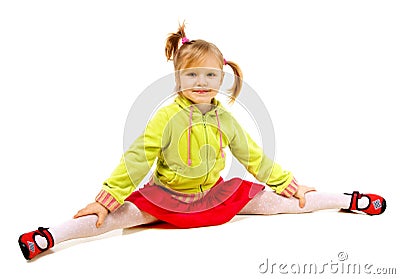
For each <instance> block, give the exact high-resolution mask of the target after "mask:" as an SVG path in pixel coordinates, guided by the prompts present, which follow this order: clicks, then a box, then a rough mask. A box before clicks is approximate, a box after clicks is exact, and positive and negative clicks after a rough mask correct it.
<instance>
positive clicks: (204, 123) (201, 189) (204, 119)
mask: <svg viewBox="0 0 400 279" xmlns="http://www.w3.org/2000/svg"><path fill="white" fill-rule="evenodd" d="M202 119H203V128H204V135H205V138H206V145H207V150H206V178H205V179H204V182H203V183H202V184H200V191H201V192H203V187H202V186H203V185H204V184H205V183H206V181H207V179H208V160H209V158H208V134H207V125H206V123H207V121H206V116H205V115H203V116H202Z"/></svg>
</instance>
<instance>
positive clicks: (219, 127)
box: [215, 110, 225, 158]
mask: <svg viewBox="0 0 400 279" xmlns="http://www.w3.org/2000/svg"><path fill="white" fill-rule="evenodd" d="M215 116H216V117H217V123H218V131H219V150H221V157H222V158H224V157H225V155H224V150H223V149H222V131H221V124H220V122H219V117H218V111H217V110H215Z"/></svg>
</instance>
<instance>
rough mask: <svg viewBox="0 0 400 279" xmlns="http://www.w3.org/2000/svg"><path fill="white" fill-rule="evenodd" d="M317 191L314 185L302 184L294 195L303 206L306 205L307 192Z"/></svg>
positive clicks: (301, 206)
mask: <svg viewBox="0 0 400 279" xmlns="http://www.w3.org/2000/svg"><path fill="white" fill-rule="evenodd" d="M312 191H316V190H315V188H314V187H308V186H303V185H300V186H299V188H298V189H297V192H296V193H295V194H294V195H293V196H294V197H295V198H297V199H299V206H300V208H303V207H304V206H305V205H306V197H305V194H306V193H308V192H312Z"/></svg>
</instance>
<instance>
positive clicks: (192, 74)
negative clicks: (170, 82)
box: [186, 73, 196, 77]
mask: <svg viewBox="0 0 400 279" xmlns="http://www.w3.org/2000/svg"><path fill="white" fill-rule="evenodd" d="M186 75H187V76H188V77H195V76H196V73H187V74H186Z"/></svg>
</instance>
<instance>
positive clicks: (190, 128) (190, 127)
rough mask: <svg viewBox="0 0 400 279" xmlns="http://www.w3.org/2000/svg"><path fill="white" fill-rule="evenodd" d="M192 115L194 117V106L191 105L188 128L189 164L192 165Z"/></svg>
mask: <svg viewBox="0 0 400 279" xmlns="http://www.w3.org/2000/svg"><path fill="white" fill-rule="evenodd" d="M192 117H193V106H190V116H189V130H188V161H187V164H188V166H191V165H192V159H191V158H190V134H191V133H192Z"/></svg>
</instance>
